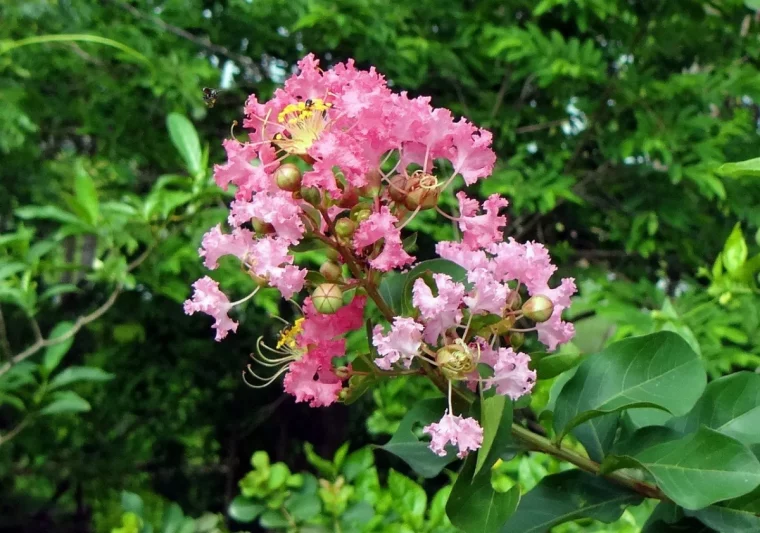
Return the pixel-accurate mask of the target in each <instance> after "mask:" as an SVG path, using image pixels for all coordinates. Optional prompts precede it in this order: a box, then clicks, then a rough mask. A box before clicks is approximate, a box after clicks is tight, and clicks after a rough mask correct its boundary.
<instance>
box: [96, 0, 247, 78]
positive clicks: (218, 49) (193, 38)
mask: <svg viewBox="0 0 760 533" xmlns="http://www.w3.org/2000/svg"><path fill="white" fill-rule="evenodd" d="M108 1H109V2H111V3H112V4H115V5H116V6H118V7H120V8H122V9H124V10H125V11H129V12H130V13H131V14H132V15H133V16H134V17H136V18H139V19H141V20H145V21H148V22H150V23H152V24H154V25H156V26H158V27H159V28H161V29H162V30H165V31H168V32H169V33H172V34H174V35H176V36H177V37H181V38H182V39H185V40H187V41H190V42H191V43H193V44H195V45H197V46H200V47H201V48H204V49H205V50H208V51H209V52H213V53H215V54H219V55H222V56H224V57H227V58H228V59H232V60H234V61H237V62H238V63H239V64H240V65H242V66H244V67H246V68H248V69H250V70H251V71H253V72H254V73H255V74H256V75H258V76H260V75H261V68H260V67H259V65H257V64H256V62H255V61H254V60H253V59H251V58H250V57H248V56H245V55H243V54H238V53H236V52H233V51H231V50H230V49H229V48H227V47H225V46H222V45H219V44H215V43H212V42H211V41H210V40H209V39H208V37H205V38H204V37H198V36H197V35H193V34H192V33H190V32H189V31H186V30H184V29H182V28H179V27H177V26H173V25H171V24H168V23H166V22H164V21H163V20H161V18H159V17H157V16H154V15H148V14H145V13H143V12H142V11H140V10H139V9H137V8H136V7H134V6H131V5H129V4H127V3H125V2H121V1H120V0H108Z"/></svg>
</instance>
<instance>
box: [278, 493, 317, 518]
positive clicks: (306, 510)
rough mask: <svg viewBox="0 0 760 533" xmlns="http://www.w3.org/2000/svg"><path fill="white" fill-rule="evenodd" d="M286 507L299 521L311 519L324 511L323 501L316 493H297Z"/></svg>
mask: <svg viewBox="0 0 760 533" xmlns="http://www.w3.org/2000/svg"><path fill="white" fill-rule="evenodd" d="M285 507H286V508H287V510H288V511H289V512H290V515H291V516H292V517H293V518H294V519H295V520H296V521H297V522H305V521H306V520H311V519H312V518H314V517H315V516H317V515H318V514H319V513H320V512H321V511H322V502H321V500H320V499H319V496H317V495H316V494H295V495H293V496H292V497H291V498H290V499H289V500H288V501H287V502H286V503H285Z"/></svg>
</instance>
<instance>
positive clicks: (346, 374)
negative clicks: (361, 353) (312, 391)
mask: <svg viewBox="0 0 760 533" xmlns="http://www.w3.org/2000/svg"><path fill="white" fill-rule="evenodd" d="M334 373H335V375H336V376H337V377H338V379H348V378H350V377H351V369H350V368H348V367H347V366H339V367H338V368H336V369H335V370H334Z"/></svg>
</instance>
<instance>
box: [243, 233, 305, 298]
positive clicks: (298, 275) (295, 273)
mask: <svg viewBox="0 0 760 533" xmlns="http://www.w3.org/2000/svg"><path fill="white" fill-rule="evenodd" d="M288 245H289V243H288V242H287V241H284V240H282V239H278V238H274V237H263V238H261V239H258V240H257V241H255V242H254V243H253V246H252V247H251V250H250V254H249V255H248V257H247V263H248V266H249V267H250V268H251V270H252V271H253V273H254V274H256V275H257V276H259V277H262V278H264V279H266V280H268V281H269V284H270V285H272V286H273V287H275V288H277V289H278V290H279V291H280V292H281V293H282V297H283V298H285V299H288V298H290V297H292V296H293V294H294V293H296V292H299V291H300V290H301V289H303V285H304V281H305V279H306V274H307V272H306V270H301V269H299V268H298V267H295V266H293V256H291V255H288Z"/></svg>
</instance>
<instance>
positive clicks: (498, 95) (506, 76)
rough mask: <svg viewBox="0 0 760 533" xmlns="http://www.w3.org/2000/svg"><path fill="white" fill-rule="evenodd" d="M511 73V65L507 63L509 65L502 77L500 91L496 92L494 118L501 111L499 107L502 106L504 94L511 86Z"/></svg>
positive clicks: (492, 115)
mask: <svg viewBox="0 0 760 533" xmlns="http://www.w3.org/2000/svg"><path fill="white" fill-rule="evenodd" d="M511 75H512V69H510V68H509V65H507V67H506V68H505V69H504V77H503V78H502V79H501V85H500V86H499V92H497V93H496V100H495V101H494V103H493V108H491V118H492V119H493V118H494V117H496V113H498V112H499V108H500V107H501V104H502V102H504V96H505V95H506V94H507V89H508V88H509V78H510V77H511Z"/></svg>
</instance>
